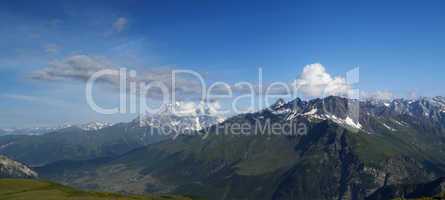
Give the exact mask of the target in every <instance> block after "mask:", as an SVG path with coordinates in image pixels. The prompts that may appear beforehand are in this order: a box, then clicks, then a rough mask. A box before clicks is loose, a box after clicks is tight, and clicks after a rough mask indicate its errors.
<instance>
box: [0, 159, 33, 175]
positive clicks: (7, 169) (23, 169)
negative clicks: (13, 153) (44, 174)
mask: <svg viewBox="0 0 445 200" xmlns="http://www.w3.org/2000/svg"><path fill="white" fill-rule="evenodd" d="M0 178H37V173H36V172H34V171H33V170H31V169H30V168H28V167H27V166H25V165H24V164H22V163H19V162H17V161H14V160H11V159H9V158H7V157H5V156H1V155H0Z"/></svg>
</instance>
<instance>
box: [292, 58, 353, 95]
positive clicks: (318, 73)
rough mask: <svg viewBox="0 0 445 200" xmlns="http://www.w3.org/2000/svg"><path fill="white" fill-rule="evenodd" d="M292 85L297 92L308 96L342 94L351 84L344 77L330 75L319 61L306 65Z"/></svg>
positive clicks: (346, 91) (349, 88) (347, 90)
mask: <svg viewBox="0 0 445 200" xmlns="http://www.w3.org/2000/svg"><path fill="white" fill-rule="evenodd" d="M294 86H295V87H296V89H297V92H301V93H303V94H304V95H305V96H308V97H323V96H329V95H337V96H344V95H347V94H348V92H349V91H351V86H350V85H349V84H347V82H346V80H345V79H344V78H342V77H332V76H331V75H330V74H329V73H328V72H326V69H325V68H324V67H323V65H321V64H319V63H315V64H310V65H306V66H305V67H304V69H303V72H302V74H301V75H300V77H299V78H298V79H297V80H296V81H295V82H294Z"/></svg>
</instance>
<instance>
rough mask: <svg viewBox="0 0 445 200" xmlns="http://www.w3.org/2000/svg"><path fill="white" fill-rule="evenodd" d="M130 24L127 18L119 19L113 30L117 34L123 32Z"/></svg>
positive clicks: (115, 22)
mask: <svg viewBox="0 0 445 200" xmlns="http://www.w3.org/2000/svg"><path fill="white" fill-rule="evenodd" d="M127 24H128V20H127V18H125V17H119V18H118V19H117V20H116V21H114V23H113V29H114V30H115V31H117V32H121V31H123V30H124V29H125V27H126V26H127Z"/></svg>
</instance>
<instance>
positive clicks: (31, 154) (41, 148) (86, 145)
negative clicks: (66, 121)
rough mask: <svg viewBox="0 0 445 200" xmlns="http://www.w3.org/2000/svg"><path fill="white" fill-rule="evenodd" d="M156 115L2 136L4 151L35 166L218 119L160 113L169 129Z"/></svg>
mask: <svg viewBox="0 0 445 200" xmlns="http://www.w3.org/2000/svg"><path fill="white" fill-rule="evenodd" d="M154 117H155V116H151V117H150V120H151V121H150V123H151V124H148V122H149V121H148V118H145V119H144V120H145V121H143V122H147V124H140V122H141V120H139V118H138V119H135V120H133V121H131V122H129V123H119V124H115V125H111V124H108V123H101V122H91V123H87V124H82V125H66V126H65V128H61V129H56V130H54V131H51V132H49V133H46V134H42V135H33V136H26V135H9V136H3V137H0V153H1V154H5V155H7V156H9V157H11V158H14V159H16V160H20V161H21V162H24V163H26V164H29V165H32V166H36V165H44V164H48V163H51V162H55V161H59V160H86V159H94V158H98V157H112V156H117V155H120V154H123V153H125V152H128V151H131V150H133V149H136V148H139V147H142V146H145V145H147V144H151V143H155V142H158V141H161V140H164V139H167V138H169V137H173V136H174V135H176V134H175V133H176V132H177V130H176V129H175V128H179V127H187V128H190V130H192V131H195V130H197V129H198V128H199V127H205V126H209V125H211V124H214V123H217V121H216V118H213V117H211V116H207V115H199V116H174V115H170V116H169V117H168V118H167V117H166V116H165V115H158V116H156V117H158V118H156V121H160V122H162V123H169V128H170V129H171V130H172V131H167V132H166V129H160V126H159V125H160V124H154V123H153V122H154V121H155V119H154ZM173 120H174V121H173ZM163 128H165V127H163ZM178 130H179V129H178ZM181 130H183V129H181Z"/></svg>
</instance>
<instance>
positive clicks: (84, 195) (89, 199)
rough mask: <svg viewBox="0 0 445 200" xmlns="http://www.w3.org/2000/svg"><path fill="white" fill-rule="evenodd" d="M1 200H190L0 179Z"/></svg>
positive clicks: (35, 181)
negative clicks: (120, 193) (81, 189)
mask: <svg viewBox="0 0 445 200" xmlns="http://www.w3.org/2000/svg"><path fill="white" fill-rule="evenodd" d="M0 199H2V200H9V199H10V200H166V199H169V200H191V199H190V198H186V197H175V196H166V195H163V196H159V197H158V196H156V197H155V196H123V195H119V194H114V193H103V192H84V191H79V190H75V189H73V188H70V187H66V186H63V185H59V184H56V183H51V182H46V181H37V180H30V179H0Z"/></svg>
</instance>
